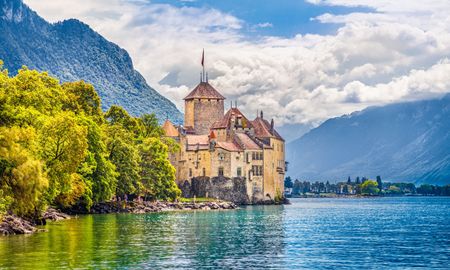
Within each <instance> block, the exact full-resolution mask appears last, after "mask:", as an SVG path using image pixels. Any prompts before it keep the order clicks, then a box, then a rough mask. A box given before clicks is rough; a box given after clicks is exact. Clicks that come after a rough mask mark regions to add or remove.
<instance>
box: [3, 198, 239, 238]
mask: <svg viewBox="0 0 450 270" xmlns="http://www.w3.org/2000/svg"><path fill="white" fill-rule="evenodd" d="M237 208H239V207H238V205H236V204H234V203H232V202H226V201H211V202H195V203H194V202H160V201H156V202H124V201H122V202H113V201H111V202H102V203H98V204H96V205H94V206H92V208H91V209H90V210H89V211H88V210H86V209H83V208H79V209H75V208H72V209H65V210H63V211H61V210H57V209H54V208H51V207H50V208H48V209H47V210H46V211H45V212H44V214H43V215H42V217H41V218H40V219H38V220H34V221H33V220H29V219H26V218H22V217H18V216H16V215H13V214H8V215H5V216H4V217H3V220H2V221H1V222H0V237H1V236H8V235H17V234H33V233H36V232H45V231H46V230H45V229H41V228H38V226H40V225H45V224H46V223H47V222H49V221H50V222H55V221H60V220H66V219H71V218H74V217H76V216H78V215H97V214H118V213H130V214H147V213H161V212H172V211H196V210H202V211H215V210H233V209H237Z"/></svg>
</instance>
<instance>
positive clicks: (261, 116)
mask: <svg viewBox="0 0 450 270" xmlns="http://www.w3.org/2000/svg"><path fill="white" fill-rule="evenodd" d="M263 116H264V114H263V111H262V110H261V119H264V117H263Z"/></svg>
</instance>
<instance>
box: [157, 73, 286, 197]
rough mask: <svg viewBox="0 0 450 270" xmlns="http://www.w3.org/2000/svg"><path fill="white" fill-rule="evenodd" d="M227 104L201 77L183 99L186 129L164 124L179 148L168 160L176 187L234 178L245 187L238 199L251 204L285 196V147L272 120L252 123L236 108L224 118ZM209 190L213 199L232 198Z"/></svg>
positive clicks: (168, 123)
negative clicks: (172, 168) (244, 198)
mask: <svg viewBox="0 0 450 270" xmlns="http://www.w3.org/2000/svg"><path fill="white" fill-rule="evenodd" d="M224 100H225V97H223V96H222V95H221V94H220V93H219V92H218V91H217V90H216V89H214V87H213V86H211V85H210V84H209V83H208V80H207V78H205V76H204V73H203V74H202V79H201V81H200V84H199V85H197V87H195V88H194V89H193V90H192V91H191V92H190V93H189V94H188V95H187V96H186V97H185V98H184V101H185V112H184V126H175V125H173V124H172V123H171V122H170V121H169V120H166V122H165V123H164V125H163V129H164V131H165V133H166V136H168V137H171V138H173V139H175V140H176V141H177V142H178V143H179V144H180V151H179V152H177V153H175V154H172V155H171V156H170V161H171V163H172V165H173V166H174V167H175V169H176V181H177V184H178V185H179V186H180V187H183V186H185V185H188V186H189V185H190V184H191V181H192V179H197V181H209V180H210V179H217V178H223V179H228V181H229V183H230V185H231V183H233V179H239V180H240V181H241V182H240V183H244V184H245V188H244V189H241V190H242V191H241V193H243V192H244V190H245V193H246V194H239V195H245V196H246V198H248V200H247V202H248V203H256V202H260V201H265V200H274V199H275V198H277V197H278V198H279V197H281V196H282V195H283V194H284V175H285V170H286V164H285V142H284V139H283V138H282V137H281V136H280V135H279V134H278V132H277V131H276V130H275V127H274V121H273V119H272V120H271V121H270V122H269V121H268V120H266V119H264V115H263V112H262V111H261V113H260V114H259V115H257V117H256V118H255V119H253V120H249V119H248V118H247V117H246V116H245V115H244V114H243V113H242V112H241V111H240V110H239V109H238V108H237V106H234V107H233V106H232V108H230V109H229V110H228V111H227V112H226V113H225V112H224ZM202 179H203V180H202ZM223 179H222V180H223ZM212 182H214V181H212ZM216 182H217V181H216ZM209 183H211V182H209ZM200 184H201V183H200ZM210 185H212V187H209V192H210V194H215V197H223V198H224V199H225V198H229V196H226V195H227V194H221V192H220V191H218V190H214V183H212V184H210ZM226 185H228V184H226ZM230 190H231V189H230ZM234 190H235V189H234ZM194 193H198V192H194ZM193 195H195V196H201V195H202V194H193ZM206 195H208V194H206ZM222 195H223V196H222Z"/></svg>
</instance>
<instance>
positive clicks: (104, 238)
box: [0, 197, 450, 269]
mask: <svg viewBox="0 0 450 270" xmlns="http://www.w3.org/2000/svg"><path fill="white" fill-rule="evenodd" d="M291 202H292V204H291V205H284V206H249V207H243V208H241V209H239V210H223V211H197V212H170V213H154V214H117V215H115V214H109V215H87V216H80V217H79V218H76V219H71V220H66V221H61V222H53V223H49V224H48V225H47V226H45V229H47V230H48V232H43V233H37V234H34V235H18V236H10V237H0V269H3V268H6V269H9V268H11V269H42V268H52V269H55V268H58V269H61V268H67V269H73V268H79V269H87V268H89V269H92V268H95V269H99V268H100V269H104V268H121V269H175V268H176V269H183V268H186V269H187V268H189V269H193V268H194V269H195V268H196V269H230V268H232V269H252V268H253V269H254V268H265V269H311V268H313V269H336V268H339V269H364V268H367V269H373V268H384V269H404V268H412V267H416V268H424V269H425V268H426V269H430V268H436V269H448V267H449V265H450V198H448V197H446V198H445V197H397V198H368V199H357V198H356V199H351V198H333V199H291Z"/></svg>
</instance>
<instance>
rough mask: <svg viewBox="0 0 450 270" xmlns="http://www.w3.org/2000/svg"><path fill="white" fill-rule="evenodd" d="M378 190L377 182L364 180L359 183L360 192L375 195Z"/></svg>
mask: <svg viewBox="0 0 450 270" xmlns="http://www.w3.org/2000/svg"><path fill="white" fill-rule="evenodd" d="M378 192H380V190H379V189H378V184H377V182H376V181H373V180H366V181H364V183H362V184H361V193H362V194H368V195H375V194H378Z"/></svg>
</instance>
